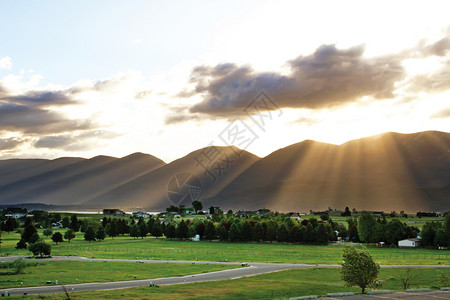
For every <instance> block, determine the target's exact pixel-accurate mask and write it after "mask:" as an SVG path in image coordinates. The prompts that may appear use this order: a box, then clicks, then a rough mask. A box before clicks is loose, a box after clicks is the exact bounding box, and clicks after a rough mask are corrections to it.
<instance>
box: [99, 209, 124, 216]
mask: <svg viewBox="0 0 450 300" xmlns="http://www.w3.org/2000/svg"><path fill="white" fill-rule="evenodd" d="M103 214H104V215H119V216H124V215H125V212H123V211H121V210H120V209H104V210H103Z"/></svg>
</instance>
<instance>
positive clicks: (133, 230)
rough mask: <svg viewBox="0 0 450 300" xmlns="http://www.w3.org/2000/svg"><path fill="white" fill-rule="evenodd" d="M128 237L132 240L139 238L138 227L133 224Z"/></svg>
mask: <svg viewBox="0 0 450 300" xmlns="http://www.w3.org/2000/svg"><path fill="white" fill-rule="evenodd" d="M130 236H131V237H132V238H133V239H136V238H137V237H139V226H138V225H137V224H133V226H131V227H130Z"/></svg>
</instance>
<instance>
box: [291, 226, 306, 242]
mask: <svg viewBox="0 0 450 300" xmlns="http://www.w3.org/2000/svg"><path fill="white" fill-rule="evenodd" d="M302 227H303V226H302ZM289 241H290V242H291V243H301V242H303V232H302V231H301V230H300V226H298V225H296V226H293V227H292V228H291V229H290V230H289Z"/></svg>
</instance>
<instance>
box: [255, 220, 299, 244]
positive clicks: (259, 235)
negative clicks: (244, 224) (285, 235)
mask: <svg viewBox="0 0 450 300" xmlns="http://www.w3.org/2000/svg"><path fill="white" fill-rule="evenodd" d="M294 227H295V226H294ZM263 239H264V228H263V226H262V224H261V223H256V225H255V227H254V228H253V240H254V241H257V242H258V243H259V242H260V241H262V240H263Z"/></svg>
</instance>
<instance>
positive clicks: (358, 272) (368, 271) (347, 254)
mask: <svg viewBox="0 0 450 300" xmlns="http://www.w3.org/2000/svg"><path fill="white" fill-rule="evenodd" d="M342 256H343V259H344V261H343V262H342V264H341V266H342V267H341V269H340V271H341V278H342V280H344V281H345V282H346V284H347V286H355V285H356V286H359V287H360V288H361V293H363V294H364V293H365V292H366V288H368V287H369V286H371V285H372V284H374V283H375V282H376V280H377V276H378V271H379V269H380V266H379V265H378V264H376V263H375V262H374V261H373V258H372V256H371V255H370V254H369V251H367V249H366V248H363V249H362V250H358V249H356V248H355V247H353V246H346V247H345V249H344V251H343V255H342Z"/></svg>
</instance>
